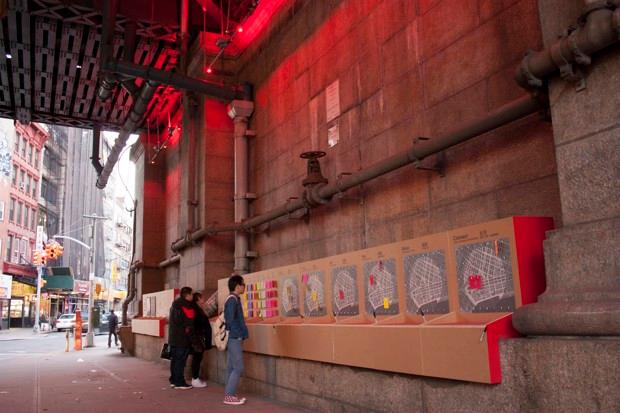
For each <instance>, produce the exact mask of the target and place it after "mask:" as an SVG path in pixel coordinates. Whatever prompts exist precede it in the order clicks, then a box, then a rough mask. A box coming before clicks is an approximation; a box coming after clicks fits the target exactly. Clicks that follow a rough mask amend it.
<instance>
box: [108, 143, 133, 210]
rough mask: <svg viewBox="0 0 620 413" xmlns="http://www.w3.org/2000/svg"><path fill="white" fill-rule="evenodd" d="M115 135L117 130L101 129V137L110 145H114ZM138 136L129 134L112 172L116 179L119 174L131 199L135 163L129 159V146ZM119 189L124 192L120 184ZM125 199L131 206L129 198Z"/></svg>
mask: <svg viewBox="0 0 620 413" xmlns="http://www.w3.org/2000/svg"><path fill="white" fill-rule="evenodd" d="M117 136H118V132H109V131H103V138H104V139H105V140H106V142H108V143H109V144H110V146H113V145H114V140H115V139H116V137H117ZM138 138H139V136H138V135H136V134H134V135H130V136H129V140H128V141H127V144H126V145H125V148H124V149H123V152H122V156H121V158H120V159H119V161H118V164H117V165H116V166H115V167H114V172H113V174H114V175H116V176H115V177H114V178H116V179H118V178H119V175H120V179H121V181H122V182H124V183H125V185H126V186H127V189H128V190H129V192H130V194H131V196H130V198H132V199H133V198H134V194H135V175H136V167H135V164H134V163H133V162H131V160H129V151H130V149H129V147H130V146H131V145H133V144H134V143H135V142H136V141H137V140H138ZM120 191H122V192H123V193H125V194H126V190H125V188H124V187H123V186H122V185H121V186H120ZM126 201H127V202H129V205H128V206H129V207H133V205H132V204H131V199H126Z"/></svg>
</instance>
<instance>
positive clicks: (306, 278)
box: [301, 274, 308, 284]
mask: <svg viewBox="0 0 620 413" xmlns="http://www.w3.org/2000/svg"><path fill="white" fill-rule="evenodd" d="M301 282H302V283H304V284H308V274H302V275H301Z"/></svg>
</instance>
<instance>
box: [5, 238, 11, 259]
mask: <svg viewBox="0 0 620 413" xmlns="http://www.w3.org/2000/svg"><path fill="white" fill-rule="evenodd" d="M12 245H13V235H10V234H9V236H8V237H7V238H6V255H5V256H4V260H5V261H11V247H12Z"/></svg>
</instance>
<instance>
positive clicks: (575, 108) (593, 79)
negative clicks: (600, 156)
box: [549, 47, 620, 148]
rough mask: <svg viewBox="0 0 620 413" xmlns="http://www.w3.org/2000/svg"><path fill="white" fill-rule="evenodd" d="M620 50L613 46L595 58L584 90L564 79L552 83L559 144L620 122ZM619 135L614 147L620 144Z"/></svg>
mask: <svg viewBox="0 0 620 413" xmlns="http://www.w3.org/2000/svg"><path fill="white" fill-rule="evenodd" d="M618 67H620V50H619V49H618V48H617V47H615V48H614V47H612V48H610V49H609V50H607V51H605V52H602V53H599V54H598V55H597V56H595V57H594V63H593V66H592V68H591V70H589V71H588V73H587V77H586V84H587V87H586V89H585V90H583V91H581V92H579V93H575V92H574V87H575V86H574V85H573V84H571V83H566V82H564V81H563V80H561V79H556V80H554V81H553V82H552V87H551V88H550V90H551V94H550V96H549V98H550V100H551V108H552V110H551V116H552V118H553V132H554V135H555V141H556V144H557V145H562V144H564V143H567V142H571V141H574V140H577V139H580V138H582V137H584V136H588V135H592V134H594V133H598V132H602V131H605V130H608V129H610V128H613V127H616V126H618V125H620V113H618V110H617V108H618V107H619V106H620V70H618ZM618 141H619V139H618V135H617V134H616V139H615V141H614V142H612V143H613V146H612V147H613V148H617V147H618Z"/></svg>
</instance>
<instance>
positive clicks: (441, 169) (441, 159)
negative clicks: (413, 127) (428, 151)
mask: <svg viewBox="0 0 620 413" xmlns="http://www.w3.org/2000/svg"><path fill="white" fill-rule="evenodd" d="M429 139H430V138H427V137H426V136H418V137H417V138H414V139H413V144H414V145H415V144H416V143H418V142H423V141H427V140H429ZM445 158H446V155H445V152H443V151H442V152H440V153H438V154H437V161H436V162H435V164H434V165H432V166H427V165H422V161H423V160H422V159H418V158H416V159H415V161H413V166H414V167H415V168H416V169H419V170H422V171H433V172H437V173H438V174H439V176H440V177H441V178H443V177H444V176H446V174H445Z"/></svg>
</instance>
